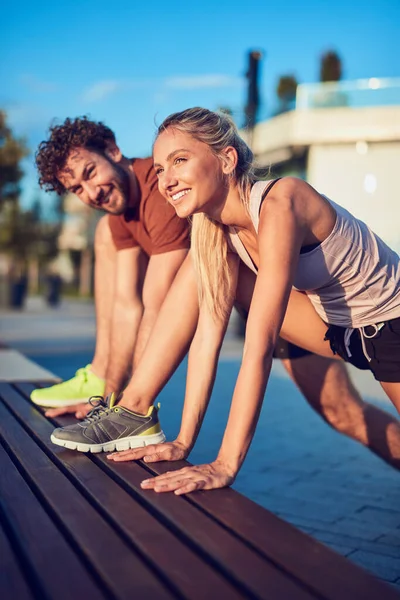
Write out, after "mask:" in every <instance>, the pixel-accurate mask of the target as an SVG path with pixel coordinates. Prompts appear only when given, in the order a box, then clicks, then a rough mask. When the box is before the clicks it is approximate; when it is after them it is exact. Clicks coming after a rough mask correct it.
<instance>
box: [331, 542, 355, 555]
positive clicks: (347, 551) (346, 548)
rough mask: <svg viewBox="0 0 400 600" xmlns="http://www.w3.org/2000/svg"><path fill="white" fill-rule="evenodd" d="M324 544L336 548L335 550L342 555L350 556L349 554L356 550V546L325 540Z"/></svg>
mask: <svg viewBox="0 0 400 600" xmlns="http://www.w3.org/2000/svg"><path fill="white" fill-rule="evenodd" d="M324 545H325V546H328V547H329V548H331V549H332V550H335V552H337V553H338V554H341V555H342V556H348V555H349V554H351V553H352V552H354V551H355V548H350V546H342V544H331V543H328V542H324Z"/></svg>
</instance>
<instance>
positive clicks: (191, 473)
mask: <svg viewBox="0 0 400 600" xmlns="http://www.w3.org/2000/svg"><path fill="white" fill-rule="evenodd" d="M213 471H214V470H213V469H212V467H211V466H210V465H201V466H196V467H185V468H184V469H179V470H178V471H170V472H168V473H164V474H163V475H158V476H157V477H153V478H151V479H145V480H144V481H142V483H141V486H142V488H144V489H152V490H154V491H155V492H174V493H175V494H177V495H181V494H187V493H190V492H194V491H195V490H210V489H213V488H219V487H224V486H225V485H228V484H229V483H230V481H229V480H228V478H227V477H226V476H225V475H224V474H221V473H216V472H213Z"/></svg>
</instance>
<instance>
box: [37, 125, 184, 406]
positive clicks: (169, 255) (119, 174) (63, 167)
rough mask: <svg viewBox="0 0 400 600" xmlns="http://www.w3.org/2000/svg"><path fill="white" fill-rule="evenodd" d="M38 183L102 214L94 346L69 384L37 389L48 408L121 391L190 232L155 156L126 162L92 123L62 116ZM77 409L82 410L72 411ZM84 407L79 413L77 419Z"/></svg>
mask: <svg viewBox="0 0 400 600" xmlns="http://www.w3.org/2000/svg"><path fill="white" fill-rule="evenodd" d="M36 164H37V168H38V171H39V183H40V185H41V186H42V187H43V188H44V189H46V190H47V191H56V192H57V193H59V194H62V193H65V192H70V193H74V194H76V195H77V196H78V197H79V199H80V200H81V201H82V202H84V203H85V204H87V205H88V206H90V207H93V208H95V209H99V210H102V211H104V212H106V213H107V214H106V215H105V216H104V217H102V218H101V219H100V221H99V223H98V225H97V228H96V234H95V259H96V260H95V300H96V325H97V331H96V348H95V354H94V357H93V360H92V363H91V365H88V366H86V367H84V368H82V369H79V371H78V372H77V374H76V375H75V377H73V378H72V379H70V380H68V381H66V382H64V383H61V384H58V385H55V386H52V387H51V388H46V389H42V390H39V389H37V390H35V391H34V392H33V393H32V396H31V398H32V400H33V402H35V403H36V404H39V405H41V406H45V407H63V406H71V405H79V404H81V403H82V402H87V400H88V398H89V397H90V396H95V395H100V396H103V395H108V394H109V393H110V392H112V391H120V390H121V389H122V388H123V386H124V384H125V383H126V379H127V375H128V374H129V372H130V370H131V367H132V357H134V362H137V360H138V359H139V357H140V355H141V353H142V351H143V348H144V347H145V345H146V342H147V339H148V337H149V335H150V332H151V329H152V327H153V324H154V321H155V319H156V316H157V314H158V311H159V309H160V306H161V304H162V302H163V300H164V298H165V296H166V293H167V291H168V290H169V288H170V286H171V283H172V281H173V279H174V278H175V275H176V273H177V271H178V269H179V267H180V266H181V264H182V262H183V260H184V258H185V256H186V254H187V251H188V248H189V230H188V224H187V222H186V221H185V220H181V219H179V218H178V217H177V216H176V214H175V211H174V209H173V208H172V207H171V206H169V205H168V204H167V203H166V202H165V200H164V199H163V197H162V196H161V194H160V193H159V191H158V187H157V178H156V175H155V173H154V170H153V165H152V159H151V158H145V159H140V158H136V159H128V158H126V157H125V156H123V154H122V153H121V151H120V149H119V147H118V146H117V144H116V140H115V136H114V133H113V132H112V131H111V129H109V128H108V127H106V126H105V125H104V124H102V123H96V122H93V121H90V120H89V119H87V118H85V117H83V118H77V119H74V120H71V119H66V121H65V122H64V123H63V124H62V125H58V126H55V127H53V128H52V129H51V130H50V137H49V139H48V140H47V141H44V142H42V143H41V144H40V146H39V149H38V152H37V154H36ZM77 408H78V409H79V407H77ZM85 412H86V409H83V408H82V409H81V416H83V414H84V413H85Z"/></svg>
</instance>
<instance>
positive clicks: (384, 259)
mask: <svg viewBox="0 0 400 600" xmlns="http://www.w3.org/2000/svg"><path fill="white" fill-rule="evenodd" d="M272 181H273V180H272ZM272 181H258V182H256V183H255V184H254V185H253V188H252V190H251V194H250V206H249V208H250V216H251V220H252V222H253V225H254V228H255V230H256V232H257V233H258V224H259V212H260V207H261V201H262V197H263V193H264V191H265V190H266V189H267V187H268V186H269V185H270V184H271V183H272ZM324 198H326V196H324ZM326 200H327V201H328V202H329V203H330V204H331V206H332V207H333V208H334V209H335V211H336V223H335V225H334V227H333V230H332V231H331V233H330V234H329V235H328V237H327V238H326V239H325V240H324V241H323V242H321V244H319V245H318V246H317V247H316V248H314V249H312V250H310V251H309V252H305V253H302V254H300V256H299V262H298V267H297V270H296V273H295V277H294V282H293V285H294V287H295V289H297V290H301V291H304V292H306V293H307V296H308V297H309V299H310V301H311V302H312V304H313V306H314V308H315V310H316V311H317V313H318V314H319V316H320V317H321V319H323V320H324V321H325V322H327V323H329V324H330V325H340V326H341V327H352V328H356V327H365V326H366V325H371V324H373V323H379V322H381V321H387V320H389V319H394V318H397V317H400V260H399V257H398V255H397V254H396V253H395V252H394V251H393V250H391V249H390V248H389V247H388V246H387V245H386V244H385V243H384V242H383V241H382V240H381V239H380V238H379V237H378V236H377V235H376V234H375V233H373V232H372V231H371V230H370V228H369V227H368V226H367V225H366V224H365V223H363V222H362V221H359V220H358V219H356V218H355V217H353V215H352V214H350V213H349V212H348V211H347V210H345V209H344V208H343V207H341V206H339V205H338V204H336V203H335V202H333V201H332V200H330V199H329V198H326ZM266 201H267V200H266ZM229 241H230V244H231V246H232V247H233V249H234V250H235V251H236V252H237V253H238V254H239V256H240V258H241V259H242V260H243V262H244V263H245V264H246V265H247V266H248V267H249V268H250V269H251V270H252V271H254V272H255V273H257V268H256V266H255V265H254V263H253V261H252V259H251V258H250V255H249V254H248V252H247V250H246V248H245V247H244V245H243V244H242V242H241V240H240V238H239V235H238V233H237V231H236V230H235V228H233V227H230V228H229Z"/></svg>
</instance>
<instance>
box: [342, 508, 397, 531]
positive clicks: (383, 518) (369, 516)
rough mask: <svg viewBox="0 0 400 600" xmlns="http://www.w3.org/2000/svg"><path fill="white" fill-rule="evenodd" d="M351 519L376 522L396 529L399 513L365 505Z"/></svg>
mask: <svg viewBox="0 0 400 600" xmlns="http://www.w3.org/2000/svg"><path fill="white" fill-rule="evenodd" d="M352 518H353V519H357V520H359V521H367V522H371V521H376V520H378V521H379V523H382V524H383V525H385V527H390V528H392V527H393V528H398V527H399V526H400V511H394V510H388V509H385V508H380V507H377V506H368V505H367V506H365V507H364V508H362V509H361V510H360V511H358V512H357V513H356V514H355V515H352ZM399 533H400V532H399Z"/></svg>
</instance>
